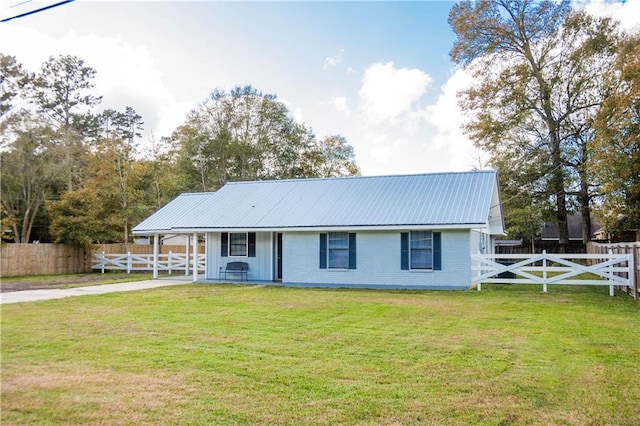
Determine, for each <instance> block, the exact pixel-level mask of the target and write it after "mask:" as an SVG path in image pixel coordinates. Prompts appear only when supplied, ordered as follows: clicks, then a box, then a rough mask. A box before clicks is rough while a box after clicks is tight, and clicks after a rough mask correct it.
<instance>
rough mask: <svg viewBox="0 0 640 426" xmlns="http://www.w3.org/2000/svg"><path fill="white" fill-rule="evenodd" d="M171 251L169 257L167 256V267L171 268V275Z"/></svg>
mask: <svg viewBox="0 0 640 426" xmlns="http://www.w3.org/2000/svg"><path fill="white" fill-rule="evenodd" d="M171 252H172V250H169V257H167V269H169V275H171Z"/></svg>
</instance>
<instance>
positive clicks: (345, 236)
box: [329, 232, 349, 269]
mask: <svg viewBox="0 0 640 426" xmlns="http://www.w3.org/2000/svg"><path fill="white" fill-rule="evenodd" d="M329 268H330V269H349V233H348V232H329Z"/></svg>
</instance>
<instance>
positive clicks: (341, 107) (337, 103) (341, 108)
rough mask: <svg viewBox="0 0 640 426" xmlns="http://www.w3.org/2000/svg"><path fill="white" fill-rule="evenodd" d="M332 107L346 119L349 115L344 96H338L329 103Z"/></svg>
mask: <svg viewBox="0 0 640 426" xmlns="http://www.w3.org/2000/svg"><path fill="white" fill-rule="evenodd" d="M331 104H332V105H333V107H334V108H335V109H336V110H337V111H338V112H340V113H342V114H344V115H345V116H346V117H349V116H350V115H351V110H350V109H349V106H348V105H347V98H346V97H344V96H338V97H336V98H334V99H333V100H332V101H331Z"/></svg>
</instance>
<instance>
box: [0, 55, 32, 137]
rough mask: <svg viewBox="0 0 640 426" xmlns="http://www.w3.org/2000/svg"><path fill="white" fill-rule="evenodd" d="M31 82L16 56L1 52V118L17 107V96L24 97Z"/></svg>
mask: <svg viewBox="0 0 640 426" xmlns="http://www.w3.org/2000/svg"><path fill="white" fill-rule="evenodd" d="M30 82H31V76H30V75H29V74H28V73H27V72H26V71H25V70H24V69H23V68H22V64H20V63H19V62H18V61H17V60H16V58H15V56H8V55H4V54H2V53H0V119H2V118H3V117H4V116H6V115H7V114H8V113H9V112H11V110H12V109H13V108H14V107H15V104H14V102H15V99H16V98H18V99H20V98H21V97H24V94H23V92H24V91H25V89H26V87H28V85H29V84H30ZM0 130H1V128H0Z"/></svg>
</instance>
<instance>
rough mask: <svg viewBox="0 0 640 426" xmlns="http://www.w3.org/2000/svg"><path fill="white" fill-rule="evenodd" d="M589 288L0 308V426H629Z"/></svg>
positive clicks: (617, 321)
mask: <svg viewBox="0 0 640 426" xmlns="http://www.w3.org/2000/svg"><path fill="white" fill-rule="evenodd" d="M607 293H608V290H607V289H606V288H603V287H599V288H585V287H572V288H569V287H553V288H551V289H550V293H548V294H543V293H541V292H540V291H539V289H537V288H535V287H524V286H486V287H483V291H482V292H476V291H457V292H456V291H424V292H417V291H416V292H410V291H404V292H403V291H372V290H330V289H293V288H282V287H255V286H241V285H204V284H200V285H187V286H178V287H168V288H162V289H156V290H147V291H142V292H135V293H120V294H107V295H100V296H84V297H75V298H68V299H62V300H53V301H47V302H37V303H22V304H15V305H4V306H2V336H1V337H2V372H1V379H2V412H1V416H2V418H1V420H2V424H7V425H9V424H89V425H90V424H283V425H284V424H292V425H300V424H316V425H336V424H363V425H385V424H386V425H398V424H434V425H441V424H449V425H450V424H454V425H455V424H459V425H467V424H487V425H507V424H545V425H548V424H562V425H567V424H568V425H588V424H593V425H601V424H616V425H625V424H628V425H632V424H638V420H639V419H640V411H639V409H638V395H640V369H639V368H638V361H639V360H640V339H639V337H640V320H639V319H640V317H639V313H640V308H639V305H638V303H637V302H635V301H633V300H632V299H631V298H629V297H626V296H617V297H613V298H612V297H609V296H608V294H607Z"/></svg>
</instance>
